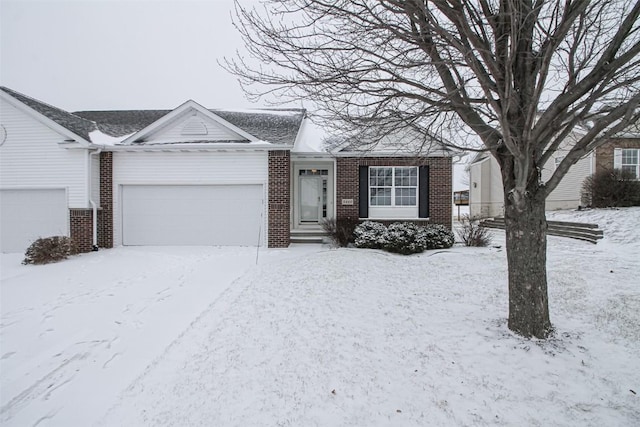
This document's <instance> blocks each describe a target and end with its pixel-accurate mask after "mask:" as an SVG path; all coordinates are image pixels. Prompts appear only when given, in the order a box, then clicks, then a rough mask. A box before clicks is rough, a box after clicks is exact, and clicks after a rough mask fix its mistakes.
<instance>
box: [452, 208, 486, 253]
mask: <svg viewBox="0 0 640 427" xmlns="http://www.w3.org/2000/svg"><path fill="white" fill-rule="evenodd" d="M461 222H462V227H460V228H459V229H457V230H456V233H457V234H458V237H460V239H461V240H462V243H464V245H465V246H489V244H490V243H491V239H492V235H491V233H490V232H489V229H487V228H485V227H480V222H479V221H474V220H472V219H470V218H469V215H465V216H464V217H463V218H462V221H461Z"/></svg>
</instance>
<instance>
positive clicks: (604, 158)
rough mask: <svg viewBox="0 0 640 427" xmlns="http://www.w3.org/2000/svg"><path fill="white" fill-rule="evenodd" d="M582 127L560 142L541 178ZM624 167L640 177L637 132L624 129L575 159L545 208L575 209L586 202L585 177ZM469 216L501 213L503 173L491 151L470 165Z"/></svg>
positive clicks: (489, 215) (491, 215) (550, 172)
mask: <svg viewBox="0 0 640 427" xmlns="http://www.w3.org/2000/svg"><path fill="white" fill-rule="evenodd" d="M580 132H583V130H581V129H578V130H576V131H574V133H573V134H571V135H569V136H568V137H567V142H566V143H565V144H563V145H562V146H561V147H559V149H558V150H557V151H556V152H555V153H554V154H553V156H552V157H551V158H550V159H549V161H548V162H547V164H545V166H544V168H543V169H542V180H543V181H546V180H547V179H549V178H550V177H551V174H552V173H553V171H554V170H555V168H556V167H557V166H558V165H559V164H560V162H561V161H562V159H564V156H565V155H566V153H567V150H568V148H569V146H570V144H571V143H572V141H573V138H576V137H578V136H579V135H580ZM613 169H627V170H629V171H634V173H635V175H636V177H637V178H640V133H639V132H635V131H630V132H626V133H624V134H622V135H620V136H619V137H617V138H613V139H611V141H609V142H607V143H605V144H604V145H601V146H600V147H598V148H596V149H595V150H593V151H591V152H589V153H588V154H587V155H585V156H584V157H582V158H581V159H580V160H578V161H577V162H576V163H575V164H574V165H573V166H572V167H571V168H570V169H569V171H568V172H567V174H566V175H565V176H564V177H563V178H562V180H561V181H560V183H559V184H558V186H557V187H556V188H555V189H554V190H553V191H552V192H551V194H549V197H547V201H546V209H547V210H558V209H576V208H578V207H579V206H584V205H586V203H585V201H583V197H582V184H583V182H584V180H585V179H586V178H587V177H588V176H589V175H592V174H594V173H597V172H600V171H603V170H613ZM469 187H470V188H469V215H470V216H471V217H472V218H489V217H498V216H503V215H504V192H503V190H502V176H501V174H500V166H499V165H498V162H497V160H496V159H495V158H494V157H493V156H492V155H491V154H490V153H478V154H477V155H476V156H475V157H474V158H473V160H472V161H471V163H470V165H469Z"/></svg>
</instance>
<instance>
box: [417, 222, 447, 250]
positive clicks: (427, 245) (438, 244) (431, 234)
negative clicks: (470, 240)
mask: <svg viewBox="0 0 640 427" xmlns="http://www.w3.org/2000/svg"><path fill="white" fill-rule="evenodd" d="M420 233H421V234H422V235H423V236H422V239H423V240H424V249H425V250H428V249H447V248H450V247H451V246H453V243H454V242H455V240H456V239H455V236H454V235H453V232H452V231H451V230H449V229H448V228H447V227H445V226H444V225H440V224H432V225H427V226H426V227H422V230H420Z"/></svg>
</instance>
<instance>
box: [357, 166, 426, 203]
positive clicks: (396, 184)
mask: <svg viewBox="0 0 640 427" xmlns="http://www.w3.org/2000/svg"><path fill="white" fill-rule="evenodd" d="M417 191H418V168H417V167H414V166H412V167H404V166H403V167H370V168H369V204H370V206H417Z"/></svg>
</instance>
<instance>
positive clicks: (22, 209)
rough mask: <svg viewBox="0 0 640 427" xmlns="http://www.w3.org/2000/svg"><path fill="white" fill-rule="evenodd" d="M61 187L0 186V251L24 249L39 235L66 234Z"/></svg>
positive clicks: (65, 211) (63, 191)
mask: <svg viewBox="0 0 640 427" xmlns="http://www.w3.org/2000/svg"><path fill="white" fill-rule="evenodd" d="M68 218H69V210H68V207H67V196H66V191H65V190H64V189H19V190H6V189H5V190H0V251H1V252H23V251H24V250H25V249H26V248H27V247H28V246H29V245H30V244H31V243H32V242H33V241H34V240H36V239H38V238H39V237H49V236H67V235H68V228H69V227H68V222H69V221H68Z"/></svg>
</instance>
